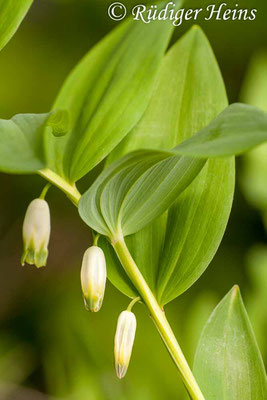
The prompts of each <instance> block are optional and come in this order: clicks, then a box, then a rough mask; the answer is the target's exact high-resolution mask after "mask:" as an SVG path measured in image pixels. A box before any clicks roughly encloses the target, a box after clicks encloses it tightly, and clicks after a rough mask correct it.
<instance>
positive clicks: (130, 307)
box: [127, 296, 141, 311]
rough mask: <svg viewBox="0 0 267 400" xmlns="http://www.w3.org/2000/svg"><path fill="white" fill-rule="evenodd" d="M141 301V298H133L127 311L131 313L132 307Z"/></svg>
mask: <svg viewBox="0 0 267 400" xmlns="http://www.w3.org/2000/svg"><path fill="white" fill-rule="evenodd" d="M140 300H141V297H139V296H138V297H135V298H134V299H133V300H132V301H131V303H130V304H129V305H128V307H127V311H132V308H133V306H134V305H135V304H136V303H138V301H140Z"/></svg>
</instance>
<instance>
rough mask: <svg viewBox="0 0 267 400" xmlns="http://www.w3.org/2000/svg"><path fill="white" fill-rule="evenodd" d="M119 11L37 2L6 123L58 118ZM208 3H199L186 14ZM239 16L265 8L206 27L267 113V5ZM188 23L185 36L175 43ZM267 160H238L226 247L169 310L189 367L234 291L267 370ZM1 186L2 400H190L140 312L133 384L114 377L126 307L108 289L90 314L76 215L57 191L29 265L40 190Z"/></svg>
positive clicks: (226, 63) (11, 47) (245, 95)
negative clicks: (42, 257)
mask: <svg viewBox="0 0 267 400" xmlns="http://www.w3.org/2000/svg"><path fill="white" fill-rule="evenodd" d="M110 3H111V1H106V0H36V1H35V2H34V5H33V7H32V9H31V10H30V12H29V14H28V15H27V17H26V19H25V20H24V22H23V24H22V25H21V27H20V29H19V31H18V32H17V34H16V35H15V36H14V38H13V39H12V40H11V42H10V43H9V44H8V45H7V46H6V47H5V48H4V50H3V51H2V52H1V53H0V93H1V101H0V118H9V117H11V116H13V115H14V114H16V113H21V112H47V111H48V110H49V109H50V107H51V105H52V103H53V100H54V99H55V96H56V94H57V92H58V90H59V89H60V87H61V85H62V83H63V81H64V79H65V77H66V76H67V74H68V73H69V71H70V70H71V69H72V67H73V66H74V65H75V64H76V63H77V62H78V61H79V59H80V58H81V57H82V56H83V55H84V54H85V53H86V52H87V51H88V49H89V48H90V47H91V46H92V45H93V44H94V43H96V42H97V41H98V40H99V39H100V38H102V37H103V36H104V35H105V34H106V33H107V32H109V31H110V30H111V29H112V28H113V27H115V26H116V25H117V23H116V22H114V21H112V20H110V19H109V18H108V16H107V7H108V5H109V4H110ZM123 3H124V4H125V5H127V6H128V7H129V6H133V5H135V4H139V3H138V2H137V1H134V0H128V1H126V0H124V1H123ZM143 3H148V2H146V1H144V2H143ZM209 3H210V2H208V1H206V0H191V1H188V2H187V6H188V7H194V8H195V7H203V5H205V4H209ZM213 3H214V2H213ZM217 3H219V2H217ZM228 4H229V5H230V6H234V5H235V4H236V2H233V1H229V2H228ZM239 6H240V7H242V8H255V6H256V7H257V8H258V14H257V19H256V20H255V21H253V22H251V21H248V22H241V21H234V22H222V21H209V22H204V21H201V20H200V21H199V22H200V24H201V25H202V26H203V29H204V31H205V32H206V34H207V36H208V38H209V40H210V42H211V44H212V46H213V49H214V51H215V54H216V56H217V59H218V61H219V64H220V67H221V70H222V74H223V76H224V79H225V83H226V88H227V92H228V96H229V99H230V102H234V101H237V100H240V99H242V100H243V101H245V102H248V103H252V104H256V105H258V106H260V107H263V108H265V109H266V110H267V24H266V18H267V3H266V1H265V0H258V1H257V3H256V4H255V2H254V1H249V0H240V1H239ZM190 25H191V24H190V23H186V24H183V25H182V26H181V27H179V28H176V29H175V33H174V37H173V41H174V40H177V38H179V37H180V36H181V35H182V34H183V33H184V32H185V31H186V30H187V29H188V27H189V26H190ZM265 52H266V53H265ZM266 160H267V148H266V147H265V148H263V147H262V148H261V149H259V150H257V151H256V152H254V153H253V152H252V153H250V154H249V155H247V156H246V157H243V158H242V159H238V160H237V188H236V194H235V199H234V205H233V210H232V214H231V218H230V222H229V225H228V228H227V231H226V234H225V236H224V239H223V242H222V244H221V246H220V249H219V251H218V253H217V255H216V257H215V258H214V260H213V262H212V263H211V265H210V266H209V268H208V270H207V271H206V273H205V274H204V275H203V276H202V277H201V278H200V279H199V281H198V282H197V283H196V284H195V285H194V286H193V287H192V288H191V289H189V290H188V292H186V293H185V294H184V295H182V296H181V297H180V298H178V299H177V300H175V301H173V302H172V303H171V304H170V305H169V306H168V307H167V314H168V316H169V319H170V322H171V324H172V325H173V328H174V331H175V333H176V334H177V337H178V339H179V341H180V343H181V346H182V348H183V349H184V352H185V354H186V356H187V358H188V360H189V362H190V363H191V364H192V360H193V356H194V351H195V348H196V344H197V340H198V338H199V335H200V332H201V329H202V327H203V325H204V323H205V321H206V320H207V318H208V316H209V314H210V312H211V310H212V309H213V308H214V306H215V304H216V303H217V302H218V301H219V300H220V299H221V298H222V296H224V295H225V293H226V292H227V291H228V290H229V289H230V288H231V287H232V286H233V284H235V283H237V284H239V285H240V287H241V290H242V293H243V297H244V300H245V304H246V306H247V309H248V312H249V315H250V318H251V320H252V323H253V326H254V330H255V332H256V335H257V339H258V343H259V346H260V348H261V351H262V354H263V357H264V361H265V362H267V343H266V340H265V336H266V328H267V322H266V321H267V318H266V316H267V290H266V288H267V250H266V249H267V247H265V245H266V237H267V236H266V230H265V227H264V218H265V219H266V215H265V214H266V210H267V191H266V190H267V189H266V188H267V161H266ZM265 172H266V174H265ZM88 180H89V179H88V178H87V179H86V182H84V185H86V184H88ZM0 181H1V192H0V209H1V213H0V265H1V268H0V399H1V400H26V399H27V400H39V399H40V400H45V399H46V400H48V399H50V400H53V399H59V398H61V399H68V400H87V399H88V400H113V399H116V400H124V399H127V400H128V399H129V400H133V399H135V400H143V399H144V400H159V399H168V400H172V399H173V400H174V399H178V400H184V399H187V395H186V393H185V391H184V389H183V387H182V384H181V382H180V379H179V377H178V376H177V372H176V369H175V367H174V366H173V365H172V362H171V360H170V358H169V356H168V354H167V352H166V350H165V348H164V346H163V345H162V343H161V340H160V338H159V336H158V334H157V332H156V330H155V328H154V326H153V323H152V321H151V320H150V318H149V317H148V315H147V313H146V310H145V309H144V307H142V306H137V307H136V308H135V311H136V314H137V318H138V329H137V337H136V342H135V347H134V352H133V357H132V361H131V365H130V368H129V371H128V374H127V376H126V378H125V379H124V380H123V381H121V382H119V381H118V380H117V378H116V377H115V373H114V370H113V337H114V332H115V327H116V320H117V317H118V314H119V313H120V311H122V309H123V308H124V307H126V306H127V305H128V299H127V298H126V297H124V296H123V295H121V294H120V293H119V292H118V291H117V290H116V289H114V288H113V287H112V286H111V285H110V284H108V287H107V293H106V296H105V302H104V307H103V309H102V310H101V312H100V313H99V314H96V315H92V314H89V313H87V312H86V311H85V310H84V307H83V302H82V298H81V291H80V282H79V272H80V271H79V270H80V264H81V258H82V254H83V252H84V250H85V249H86V248H87V247H88V245H89V244H90V240H91V238H90V234H89V233H88V229H87V228H86V226H85V225H84V224H83V223H82V221H81V220H80V219H79V218H78V217H77V211H76V210H75V208H74V207H73V206H72V205H71V204H70V202H68V200H67V199H66V198H65V196H64V195H63V194H61V193H60V192H59V191H57V190H56V189H53V190H51V191H50V192H49V195H48V201H49V203H50V206H51V214H52V236H51V245H50V257H49V263H48V266H47V268H43V269H41V270H37V269H35V268H34V267H25V268H22V267H20V263H19V260H20V255H21V249H22V243H21V225H22V221H23V217H24V213H25V210H26V207H27V205H28V203H29V202H30V201H31V200H32V199H33V198H34V197H36V196H38V195H39V192H40V191H41V189H42V187H43V181H42V179H41V178H38V177H34V176H28V177H24V176H23V177H20V176H8V175H0Z"/></svg>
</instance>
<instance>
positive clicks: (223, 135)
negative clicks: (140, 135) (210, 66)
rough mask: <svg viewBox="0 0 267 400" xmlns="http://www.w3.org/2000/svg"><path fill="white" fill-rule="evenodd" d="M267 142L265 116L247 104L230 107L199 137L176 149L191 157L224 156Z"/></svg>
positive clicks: (262, 112) (266, 116) (198, 135)
mask: <svg viewBox="0 0 267 400" xmlns="http://www.w3.org/2000/svg"><path fill="white" fill-rule="evenodd" d="M266 141H267V113H266V112H264V111H262V110H260V109H258V108H257V107H252V106H249V105H246V104H238V103H237V104H232V105H230V106H229V107H227V108H226V109H225V110H224V111H223V112H222V113H221V114H220V115H218V117H217V118H215V119H214V120H213V121H212V122H211V123H210V124H209V125H208V126H206V127H205V128H204V129H202V130H201V131H200V132H199V133H198V134H196V135H194V136H193V137H192V138H190V139H188V140H186V141H185V142H183V143H181V144H180V145H179V146H177V147H176V149H175V151H176V152H177V153H179V154H181V155H187V156H190V157H200V158H201V157H204V158H206V157H221V156H223V157H225V156H231V155H235V154H240V153H243V152H245V151H247V150H249V149H251V148H252V147H254V146H257V145H259V144H261V143H263V142H266Z"/></svg>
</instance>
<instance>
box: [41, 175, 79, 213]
mask: <svg viewBox="0 0 267 400" xmlns="http://www.w3.org/2000/svg"><path fill="white" fill-rule="evenodd" d="M38 173H39V175H41V176H42V177H43V178H45V179H47V180H48V181H49V182H51V183H53V184H54V185H55V186H57V187H58V188H59V189H61V190H62V191H63V192H64V193H65V194H66V195H67V196H68V198H69V199H70V200H71V201H72V202H73V203H74V204H75V205H76V206H77V205H78V203H79V200H80V197H81V194H80V192H79V191H78V190H77V188H76V186H75V184H73V185H71V184H70V183H68V182H67V181H66V180H65V179H63V178H61V176H59V175H57V174H56V173H55V172H53V171H52V170H51V169H48V168H46V169H42V170H40V171H38Z"/></svg>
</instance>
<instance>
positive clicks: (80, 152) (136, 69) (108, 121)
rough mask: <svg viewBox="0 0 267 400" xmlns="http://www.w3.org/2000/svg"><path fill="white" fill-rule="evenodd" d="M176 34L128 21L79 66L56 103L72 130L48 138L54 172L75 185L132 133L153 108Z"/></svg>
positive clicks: (166, 27)
mask: <svg viewBox="0 0 267 400" xmlns="http://www.w3.org/2000/svg"><path fill="white" fill-rule="evenodd" d="M179 4H180V2H179ZM172 30H173V26H172V24H171V23H170V22H169V21H166V22H162V21H153V23H151V24H148V25H146V24H144V23H143V22H138V21H133V20H127V21H126V22H124V23H123V24H121V25H120V26H119V27H118V28H117V29H115V30H113V31H112V32H111V33H110V34H109V35H108V36H107V37H106V38H104V39H103V40H102V41H101V42H100V43H99V44H97V45H96V46H95V47H94V48H93V49H92V50H91V51H90V52H89V53H88V54H87V55H86V57H85V58H84V59H83V60H82V61H81V62H80V63H79V64H78V66H77V67H76V68H75V69H74V71H73V72H72V73H71V74H70V76H69V77H68V78H67V80H66V82H65V84H64V85H63V88H62V90H61V91H60V94H59V96H58V98H57V100H56V102H55V108H63V109H67V110H69V112H70V120H71V130H70V133H69V135H68V136H67V137H65V138H54V137H52V136H49V135H48V136H47V157H48V160H49V166H50V168H51V169H53V170H54V171H55V172H57V173H58V174H60V175H61V176H63V177H65V178H66V179H67V180H68V181H71V182H74V181H77V180H78V179H80V178H81V177H83V176H84V175H85V174H86V173H87V172H89V171H90V170H91V169H92V168H94V167H95V166H96V165H97V164H98V163H99V162H100V161H101V160H103V159H104V158H105V157H106V156H107V155H108V154H109V153H110V151H111V150H112V149H113V148H114V147H115V146H116V145H117V144H118V143H119V142H120V141H121V140H122V139H123V138H124V137H125V136H126V135H127V134H128V133H129V132H130V130H131V129H132V128H133V127H134V126H135V124H136V123H137V122H138V120H139V119H140V118H141V116H142V115H143V113H144V111H145V109H146V107H147V105H148V103H149V100H150V98H151V95H152V90H153V87H154V81H155V77H156V76H157V73H158V70H159V66H160V63H161V60H162V57H163V55H164V52H165V49H166V47H167V45H168V42H169V39H170V35H171V32H172Z"/></svg>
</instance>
